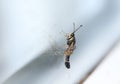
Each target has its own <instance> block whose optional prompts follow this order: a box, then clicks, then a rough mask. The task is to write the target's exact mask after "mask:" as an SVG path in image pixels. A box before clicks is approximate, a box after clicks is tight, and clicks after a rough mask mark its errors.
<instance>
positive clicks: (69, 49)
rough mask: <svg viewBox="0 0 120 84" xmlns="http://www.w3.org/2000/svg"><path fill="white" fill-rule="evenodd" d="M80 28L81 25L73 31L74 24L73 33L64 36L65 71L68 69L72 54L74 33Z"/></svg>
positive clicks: (74, 41)
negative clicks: (65, 43)
mask: <svg viewBox="0 0 120 84" xmlns="http://www.w3.org/2000/svg"><path fill="white" fill-rule="evenodd" d="M80 27H82V25H80V26H79V27H78V28H77V29H75V23H73V29H74V30H73V32H72V33H70V34H68V35H66V38H67V48H66V50H65V51H64V56H65V66H66V68H67V69H69V68H70V56H71V54H72V53H73V51H74V49H75V43H76V40H75V32H76V31H77V30H78V29H80Z"/></svg>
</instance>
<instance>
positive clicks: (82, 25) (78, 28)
mask: <svg viewBox="0 0 120 84" xmlns="http://www.w3.org/2000/svg"><path fill="white" fill-rule="evenodd" d="M82 26H83V25H80V26H79V27H78V28H77V29H75V31H74V32H73V33H75V32H76V31H78V30H79V29H80V28H81V27H82Z"/></svg>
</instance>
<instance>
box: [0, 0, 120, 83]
mask: <svg viewBox="0 0 120 84" xmlns="http://www.w3.org/2000/svg"><path fill="white" fill-rule="evenodd" d="M119 18H120V1H119V0H0V40H1V41H0V46H1V47H0V83H4V84H49V83H51V84H78V82H79V81H80V80H81V79H82V78H84V76H85V75H86V74H87V73H88V72H89V71H90V70H92V68H93V67H94V66H95V65H96V64H97V63H98V62H99V60H101V59H102V58H103V57H104V56H105V54H106V53H107V52H108V51H109V49H111V47H112V46H113V45H114V44H115V43H116V41H118V39H119V37H120V24H119V22H120V20H119ZM73 22H75V23H76V27H78V26H79V25H80V24H82V25H83V27H82V28H81V30H79V31H78V32H76V41H77V43H76V49H75V51H74V53H73V54H72V56H71V58H70V61H71V69H70V70H68V69H66V68H65V66H64V60H63V59H64V56H63V51H64V49H65V42H66V40H65V37H64V34H63V33H62V31H64V32H65V33H70V32H72V30H73V25H72V24H73Z"/></svg>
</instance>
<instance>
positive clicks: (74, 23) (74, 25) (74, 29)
mask: <svg viewBox="0 0 120 84" xmlns="http://www.w3.org/2000/svg"><path fill="white" fill-rule="evenodd" d="M74 31H75V22H73V32H74Z"/></svg>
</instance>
